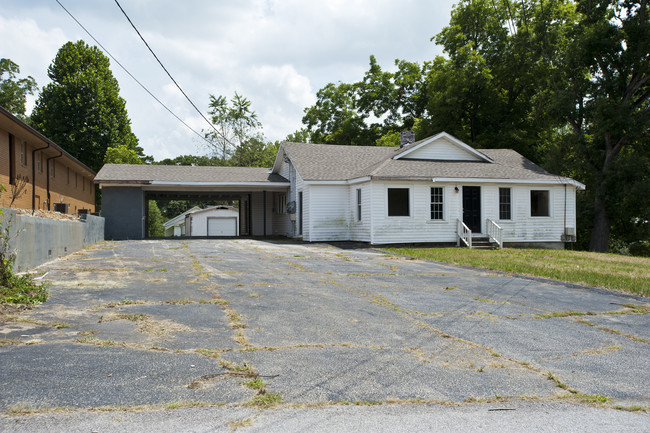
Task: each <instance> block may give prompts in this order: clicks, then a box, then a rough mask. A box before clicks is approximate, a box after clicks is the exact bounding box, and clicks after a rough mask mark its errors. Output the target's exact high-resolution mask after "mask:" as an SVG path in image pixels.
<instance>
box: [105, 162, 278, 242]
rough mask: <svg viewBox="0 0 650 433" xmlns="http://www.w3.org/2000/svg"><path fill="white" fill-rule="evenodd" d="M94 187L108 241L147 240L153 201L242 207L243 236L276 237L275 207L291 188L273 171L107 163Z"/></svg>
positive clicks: (241, 231)
mask: <svg viewBox="0 0 650 433" xmlns="http://www.w3.org/2000/svg"><path fill="white" fill-rule="evenodd" d="M95 183H97V184H98V185H99V188H100V189H101V194H102V206H101V215H102V216H103V217H104V218H105V224H106V231H105V237H106V239H115V240H121V239H145V238H146V233H147V222H148V220H149V218H148V205H147V204H148V202H149V201H150V200H205V201H210V200H225V201H237V202H238V203H239V227H238V233H239V236H272V235H273V234H274V233H273V228H274V221H273V217H274V214H275V212H276V210H275V209H274V207H273V204H274V203H276V202H277V200H278V198H279V197H281V196H283V195H284V196H286V195H287V192H288V190H289V186H290V183H289V181H288V180H286V179H285V178H283V177H282V176H279V175H277V174H271V173H270V171H269V169H268V168H256V167H192V166H164V165H131V164H106V165H104V167H102V169H101V170H100V171H99V173H97V176H96V177H95Z"/></svg>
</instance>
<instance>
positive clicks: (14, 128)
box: [0, 107, 96, 215]
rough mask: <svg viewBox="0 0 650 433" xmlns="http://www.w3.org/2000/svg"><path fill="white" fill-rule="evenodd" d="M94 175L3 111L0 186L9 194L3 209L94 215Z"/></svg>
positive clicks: (1, 197)
mask: <svg viewBox="0 0 650 433" xmlns="http://www.w3.org/2000/svg"><path fill="white" fill-rule="evenodd" d="M95 174H96V173H95V172H94V171H92V170H91V169H90V168H88V167H87V166H86V165H85V164H83V163H81V162H80V161H79V160H77V159H76V158H74V157H73V156H72V155H70V154H69V153H67V152H66V151H65V150H63V149H62V148H61V147H60V146H58V145H57V144H56V143H54V142H53V141H52V140H50V139H49V138H47V137H45V136H44V135H43V134H41V133H40V132H38V131H37V130H35V129H34V128H32V127H31V126H29V125H27V124H26V123H25V122H23V121H22V120H20V119H19V118H17V117H16V116H14V115H12V114H11V113H9V112H8V111H7V110H6V109H4V108H3V107H0V184H2V185H3V186H4V187H5V189H6V190H7V191H3V192H2V194H0V207H13V208H20V209H29V210H50V211H58V212H61V213H66V214H73V215H76V214H79V213H92V212H95V185H94V179H95ZM21 183H24V186H23V188H22V190H21V191H18V189H19V188H18V187H19V186H20V185H21ZM12 200H13V203H12Z"/></svg>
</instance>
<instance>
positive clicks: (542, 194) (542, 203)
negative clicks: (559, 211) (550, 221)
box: [530, 190, 551, 217]
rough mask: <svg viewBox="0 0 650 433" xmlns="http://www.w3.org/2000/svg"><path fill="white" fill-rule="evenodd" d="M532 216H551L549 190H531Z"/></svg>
mask: <svg viewBox="0 0 650 433" xmlns="http://www.w3.org/2000/svg"><path fill="white" fill-rule="evenodd" d="M530 216H532V217H547V216H551V214H550V206H549V191H548V190H532V191H530Z"/></svg>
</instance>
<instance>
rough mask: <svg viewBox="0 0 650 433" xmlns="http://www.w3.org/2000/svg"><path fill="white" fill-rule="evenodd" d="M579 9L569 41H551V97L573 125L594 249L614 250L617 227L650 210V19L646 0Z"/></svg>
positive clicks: (571, 148) (568, 141) (566, 144)
mask: <svg viewBox="0 0 650 433" xmlns="http://www.w3.org/2000/svg"><path fill="white" fill-rule="evenodd" d="M575 10H576V13H577V15H576V19H575V21H574V22H571V23H568V24H567V25H566V26H565V28H564V29H563V33H564V34H566V35H567V38H566V39H565V40H562V39H560V38H556V37H552V35H551V37H549V38H548V40H544V42H545V44H544V48H545V50H546V51H545V54H546V56H547V59H548V60H549V61H551V60H552V61H553V65H554V66H555V67H554V68H553V69H552V74H551V75H549V80H548V83H547V86H546V88H547V100H548V101H551V103H552V105H551V107H550V108H551V110H550V111H551V113H552V114H553V115H554V118H555V120H556V121H557V122H558V124H559V125H561V126H565V127H566V128H565V130H564V134H563V135H562V138H563V140H562V141H561V143H560V144H561V146H562V147H561V151H562V153H563V154H569V155H574V157H575V159H577V160H579V161H580V164H581V171H582V173H583V175H584V176H585V181H586V183H587V186H588V190H589V194H590V195H591V197H592V200H593V205H592V206H593V208H592V215H593V223H592V225H591V237H590V242H589V249H590V250H592V251H607V249H608V245H609V240H610V234H611V230H612V228H614V229H616V228H617V227H620V226H621V222H622V225H623V226H627V227H628V229H629V228H630V225H631V222H637V223H638V221H644V220H645V221H647V220H648V219H647V218H648V214H649V213H650V211H648V209H650V200H649V199H648V194H647V191H648V187H647V185H648V184H649V183H650V175H649V174H648V173H649V171H650V170H649V168H650V144H649V137H650V126H649V125H650V57H649V56H648V53H649V52H650V17H648V13H647V12H648V11H647V2H646V1H641V2H638V1H630V0H622V1H616V2H613V1H602V0H601V1H578V2H577V3H576V5H575ZM644 192H645V194H644ZM613 217H615V218H616V220H617V221H618V222H617V224H616V225H612V218H613ZM619 220H622V221H619ZM645 225H646V226H647V223H646V224H645ZM622 230H623V231H622V233H617V235H619V236H620V235H621V234H623V235H625V233H629V230H626V229H624V228H623V229H622ZM646 230H647V229H646ZM645 236H648V233H647V231H646V233H645Z"/></svg>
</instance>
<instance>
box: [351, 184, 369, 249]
mask: <svg viewBox="0 0 650 433" xmlns="http://www.w3.org/2000/svg"><path fill="white" fill-rule="evenodd" d="M371 185H372V184H371V183H370V182H365V183H361V184H357V185H350V186H349V193H348V194H349V198H350V204H349V209H350V214H349V218H348V221H350V223H349V225H350V240H351V241H359V242H370V241H371V239H370V225H371V224H370V221H371V218H370V216H371V214H370V209H371V204H372V201H371V199H372V188H371ZM359 189H360V190H361V221H359V220H358V218H357V190H359Z"/></svg>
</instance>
